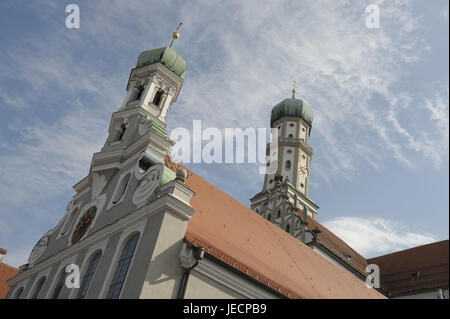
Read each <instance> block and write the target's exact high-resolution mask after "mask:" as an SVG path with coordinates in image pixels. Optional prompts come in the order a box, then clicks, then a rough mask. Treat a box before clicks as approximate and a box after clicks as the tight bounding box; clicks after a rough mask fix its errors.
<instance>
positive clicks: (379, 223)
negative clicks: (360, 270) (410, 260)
mask: <svg viewBox="0 0 450 319" xmlns="http://www.w3.org/2000/svg"><path fill="white" fill-rule="evenodd" d="M323 224H324V225H325V227H327V228H328V229H330V230H331V231H332V232H333V233H335V234H336V235H338V236H339V237H340V238H341V239H343V240H344V241H345V242H346V243H347V244H348V245H350V247H352V248H353V249H355V250H356V251H357V252H359V253H360V254H362V255H363V256H364V257H367V258H369V257H375V256H379V255H384V254H387V253H391V252H394V251H399V250H403V249H407V248H411V247H415V246H420V245H424V244H428V243H431V242H434V241H436V238H435V236H433V235H431V234H426V233H417V232H413V231H411V230H409V229H407V228H405V227H404V226H403V225H402V224H400V223H398V222H394V221H391V220H387V219H383V218H376V217H369V218H361V217H353V216H351V217H338V218H335V219H332V220H329V221H325V222H324V223H323Z"/></svg>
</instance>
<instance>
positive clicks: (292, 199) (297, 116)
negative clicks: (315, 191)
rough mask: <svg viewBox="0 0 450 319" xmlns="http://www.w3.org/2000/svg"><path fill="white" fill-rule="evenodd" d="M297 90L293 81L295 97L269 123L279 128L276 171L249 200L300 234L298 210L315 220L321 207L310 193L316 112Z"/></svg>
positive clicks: (277, 108)
mask: <svg viewBox="0 0 450 319" xmlns="http://www.w3.org/2000/svg"><path fill="white" fill-rule="evenodd" d="M295 93H296V88H295V82H294V89H293V90H292V98H287V99H285V100H283V101H282V102H280V103H278V104H277V105H275V106H274V107H273V109H272V113H271V118H270V126H271V127H272V128H275V129H277V131H278V159H277V161H278V163H277V164H278V165H277V170H276V171H275V172H273V173H271V172H269V171H268V172H267V173H266V175H265V177H264V185H263V189H262V191H261V192H260V193H258V194H256V195H255V196H254V197H253V198H251V199H250V203H251V209H253V210H254V211H255V212H257V213H258V214H260V215H262V216H264V217H265V218H266V219H268V220H269V221H271V222H272V223H274V224H276V225H278V226H279V227H281V228H283V229H285V230H286V231H287V232H289V233H291V234H292V235H294V236H296V237H297V236H300V233H301V224H302V220H301V218H299V217H298V210H299V209H300V210H301V211H303V212H306V213H307V215H308V216H310V217H312V218H314V219H315V218H316V215H317V209H318V208H319V207H318V206H317V205H316V204H315V203H314V202H313V201H312V200H311V199H310V198H309V196H308V193H309V179H310V177H309V172H310V165H311V158H312V154H313V150H312V148H311V147H310V146H309V136H310V134H311V128H312V122H313V118H314V114H313V112H312V110H311V108H310V107H309V105H308V104H306V102H305V101H303V100H302V99H299V98H295ZM268 148H269V147H268ZM267 164H268V165H267V166H268V167H269V163H267Z"/></svg>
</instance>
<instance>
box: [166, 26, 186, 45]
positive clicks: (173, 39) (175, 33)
mask: <svg viewBox="0 0 450 319" xmlns="http://www.w3.org/2000/svg"><path fill="white" fill-rule="evenodd" d="M182 24H183V22H180V24H179V25H178V28H177V31H175V32H174V33H172V42H170V46H169V48H171V47H172V44H173V41H175V40H176V39H178V38H179V37H180V34H179V33H178V31H179V30H180V28H181V25H182Z"/></svg>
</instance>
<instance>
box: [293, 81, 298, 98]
mask: <svg viewBox="0 0 450 319" xmlns="http://www.w3.org/2000/svg"><path fill="white" fill-rule="evenodd" d="M296 92H297V81H295V80H294V88H293V89H292V98H293V99H295V93H296Z"/></svg>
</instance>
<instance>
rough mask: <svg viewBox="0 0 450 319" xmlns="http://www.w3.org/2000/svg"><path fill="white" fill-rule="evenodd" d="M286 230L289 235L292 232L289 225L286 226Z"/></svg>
mask: <svg viewBox="0 0 450 319" xmlns="http://www.w3.org/2000/svg"><path fill="white" fill-rule="evenodd" d="M285 229H286V231H287V232H288V233H289V231H290V226H289V224H287V225H286V228H285Z"/></svg>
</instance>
